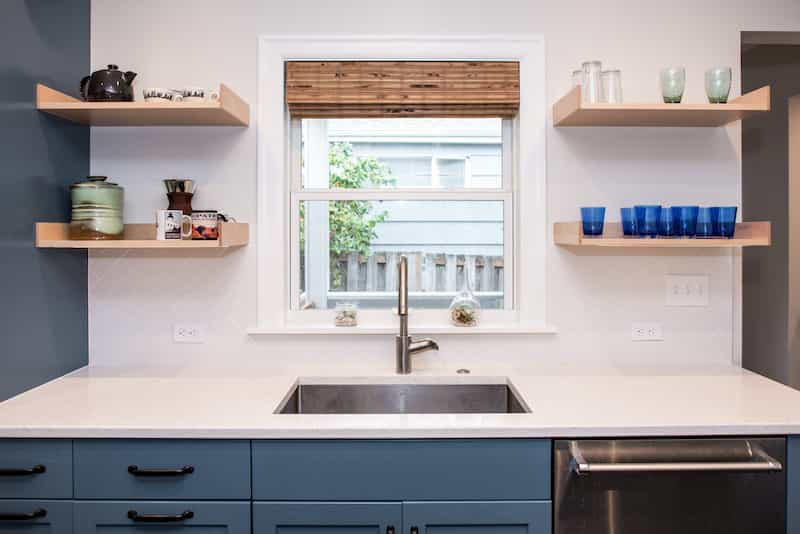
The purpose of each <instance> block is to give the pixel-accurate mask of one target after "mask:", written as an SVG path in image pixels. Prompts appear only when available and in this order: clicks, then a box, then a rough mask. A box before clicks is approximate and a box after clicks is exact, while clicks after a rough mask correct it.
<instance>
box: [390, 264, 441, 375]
mask: <svg viewBox="0 0 800 534" xmlns="http://www.w3.org/2000/svg"><path fill="white" fill-rule="evenodd" d="M397 275H398V276H397V278H398V284H397V315H398V316H399V317H400V333H399V335H398V336H396V337H395V357H396V363H397V374H401V375H407V374H410V373H411V356H412V355H414V354H419V353H422V352H427V351H429V350H439V344H438V343H437V342H436V341H434V340H433V339H430V338H425V339H418V340H415V339H413V338H412V337H411V336H409V335H408V258H406V257H405V256H400V259H399V260H398V262H397Z"/></svg>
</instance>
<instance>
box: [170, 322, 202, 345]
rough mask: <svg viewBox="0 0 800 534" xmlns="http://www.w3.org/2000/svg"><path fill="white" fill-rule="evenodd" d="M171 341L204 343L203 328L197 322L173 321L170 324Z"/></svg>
mask: <svg viewBox="0 0 800 534" xmlns="http://www.w3.org/2000/svg"><path fill="white" fill-rule="evenodd" d="M172 341H173V342H175V343H205V342H206V332H205V328H204V326H203V325H201V324H198V323H175V324H174V325H172Z"/></svg>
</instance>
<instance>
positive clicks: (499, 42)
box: [248, 35, 555, 334]
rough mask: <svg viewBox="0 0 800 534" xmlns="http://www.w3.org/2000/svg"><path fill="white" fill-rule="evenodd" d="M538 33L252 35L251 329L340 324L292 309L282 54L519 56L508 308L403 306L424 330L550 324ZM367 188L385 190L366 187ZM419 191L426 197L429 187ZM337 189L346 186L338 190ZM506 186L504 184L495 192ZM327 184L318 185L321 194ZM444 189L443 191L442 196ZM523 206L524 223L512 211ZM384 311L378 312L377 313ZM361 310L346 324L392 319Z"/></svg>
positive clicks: (524, 328)
mask: <svg viewBox="0 0 800 534" xmlns="http://www.w3.org/2000/svg"><path fill="white" fill-rule="evenodd" d="M544 58H545V55H544V38H543V37H542V36H538V35H519V36H515V35H510V36H498V35H487V36H450V37H437V36H358V37H347V36H307V35H294V36H261V37H260V39H259V65H258V70H259V72H258V102H259V104H258V123H257V127H258V225H257V228H256V242H257V245H258V266H257V269H258V271H257V272H258V274H257V276H258V281H257V282H258V323H257V325H258V326H257V327H255V328H251V329H249V331H248V332H249V333H252V334H293V333H331V332H333V331H336V333H344V332H341V330H344V329H341V328H340V329H335V327H333V326H332V325H331V324H330V312H329V311H323V310H308V311H302V312H292V311H291V309H290V308H291V307H290V302H291V301H290V299H291V295H290V287H291V283H290V281H291V279H292V278H291V277H292V273H291V272H290V271H291V267H290V265H291V261H290V260H291V256H290V254H291V252H290V250H291V247H290V245H291V235H292V233H293V232H292V228H290V218H289V216H288V215H289V214H288V209H289V205H290V203H289V183H288V177H289V176H290V175H291V172H290V170H291V169H290V166H291V165H292V164H293V162H292V161H290V158H289V152H290V151H289V138H288V135H289V120H288V110H287V108H286V105H285V101H284V82H285V80H284V72H285V70H284V62H286V61H290V60H324V59H327V60H421V61H423V60H475V61H491V60H512V61H519V62H520V93H521V95H522V98H521V103H520V109H519V113H518V115H517V117H516V118H515V119H514V121H513V127H514V135H513V143H514V154H515V161H514V164H515V167H516V168H515V169H512V171H513V172H512V173H508V174H507V173H506V172H505V171H506V169H504V176H513V177H514V206H513V215H512V217H513V220H514V224H513V225H512V226H513V235H512V228H508V226H509V225H506V227H507V228H505V230H504V231H505V242H506V243H512V244H513V254H514V262H513V263H514V273H513V277H514V279H513V287H514V290H513V291H514V293H513V296H512V298H513V300H514V309H513V310H486V311H485V312H484V316H483V320H482V322H481V326H479V327H477V328H472V329H470V328H458V327H450V326H448V325H447V322H446V320H447V317H446V314H445V313H442V311H441V310H416V311H412V317H411V321H410V323H411V326H412V331H416V332H428V333H463V334H475V333H482V332H485V333H512V334H515V333H553V332H555V329H554V328H552V327H551V326H549V325H548V324H547V322H546V315H545V311H546V310H545V303H546V295H545V290H546V283H545V275H546V263H545V250H546V245H547V214H546V195H545V192H546V191H545V188H546V165H545V156H546V153H545V132H546V118H547V114H546V104H545V66H544V65H545V63H544ZM375 193H376V194H382V193H385V191H380V192H377V191H376V192H375ZM420 193H421V196H422V197H424V198H429V197H428V195H430V191H425V192H424V194H422V192H420ZM343 194H344V195H346V194H347V193H343ZM499 194H507V193H499ZM329 195H330V193H326V198H329ZM449 198H452V197H449ZM523 213H524V214H525V218H524V224H523V222H522V221H521V218H520V216H521V214H523ZM380 315H381V316H384V317H385V313H384V314H380ZM374 317H375V315H374V314H370V313H367V310H364V311H362V312H361V313H360V314H359V322H360V326H359V327H356V328H348V329H346V330H347V333H353V334H358V333H364V334H370V333H385V332H387V331H391V329H392V328H393V327H395V326H396V325H395V324H394V321H393V322H392V324H385V322H384V320H381V321H380V322H376V320H375V319H374Z"/></svg>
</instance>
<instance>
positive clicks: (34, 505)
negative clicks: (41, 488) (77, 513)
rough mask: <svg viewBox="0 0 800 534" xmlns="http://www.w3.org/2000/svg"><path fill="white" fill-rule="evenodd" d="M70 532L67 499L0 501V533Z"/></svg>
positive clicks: (53, 533) (68, 533)
mask: <svg viewBox="0 0 800 534" xmlns="http://www.w3.org/2000/svg"><path fill="white" fill-rule="evenodd" d="M12 532H13V533H14V534H26V533H28V532H29V533H31V534H72V503H71V502H69V501H36V500H23V501H20V500H13V501H7V500H4V501H0V534H6V533H9V534H10V533H12Z"/></svg>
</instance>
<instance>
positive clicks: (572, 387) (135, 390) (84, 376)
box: [0, 366, 800, 439]
mask: <svg viewBox="0 0 800 534" xmlns="http://www.w3.org/2000/svg"><path fill="white" fill-rule="evenodd" d="M359 374H362V375H363V373H342V370H341V369H338V370H334V369H330V368H328V369H325V368H313V369H312V368H301V369H293V370H292V371H291V372H289V371H281V372H278V373H276V372H275V371H271V372H270V371H265V370H256V369H245V370H241V371H238V372H231V371H230V370H225V371H223V370H219V369H161V368H147V369H144V368H143V369H130V368H124V369H122V368H96V367H87V368H84V369H80V370H78V371H75V372H73V373H71V374H69V375H66V376H64V377H62V378H59V379H57V380H54V381H52V382H49V383H47V384H44V385H42V386H40V387H38V388H35V389H33V390H31V391H28V392H26V393H23V394H21V395H19V396H17V397H14V398H13V399H10V400H8V401H6V402H3V403H0V438H2V437H34V438H219V439H223V438H224V439H236V438H239V439H270V438H274V439H281V438H284V439H285V438H456V437H458V438H464V437H477V438H488V437H503V438H511V437H588V436H661V435H663V436H667V435H679V436H689V435H744V434H754V435H755V434H800V392H798V391H795V390H793V389H790V388H788V387H785V386H783V385H781V384H778V383H776V382H773V381H771V380H768V379H766V378H764V377H762V376H759V375H757V374H754V373H751V372H749V371H745V370H742V369H740V368H737V367H714V368H706V367H699V368H698V367H690V368H685V367H684V368H631V367H612V366H609V367H595V368H591V369H586V368H583V367H579V366H563V367H558V366H550V367H531V368H526V369H502V368H489V367H487V368H486V369H481V370H479V369H472V374H471V375H468V376H464V375H456V374H455V372H454V370H449V371H448V370H439V371H426V372H423V373H418V374H414V375H411V376H409V377H397V376H394V375H391V374H388V373H387V374H385V375H383V376H380V375H375V374H370V376H358V375H359ZM298 380H300V381H301V382H303V381H307V382H322V381H326V382H330V383H341V382H346V383H351V382H367V383H376V382H377V383H381V382H422V383H460V382H465V381H466V382H494V383H497V382H501V383H502V382H504V381H508V382H510V384H512V386H513V387H514V388H515V389H516V390H517V392H518V393H519V395H520V396H521V397H522V398H523V399H524V401H525V402H526V403H527V404H528V405H529V406H530V408H531V409H532V413H530V414H491V415H473V414H467V415H422V414H413V415H275V414H273V412H274V411H275V409H276V408H277V407H278V406H279V405H280V404H281V402H282V401H283V400H284V398H285V397H286V395H287V393H288V392H289V390H290V389H291V388H292V386H293V385H294V384H295V383H296V382H297V381H298Z"/></svg>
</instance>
